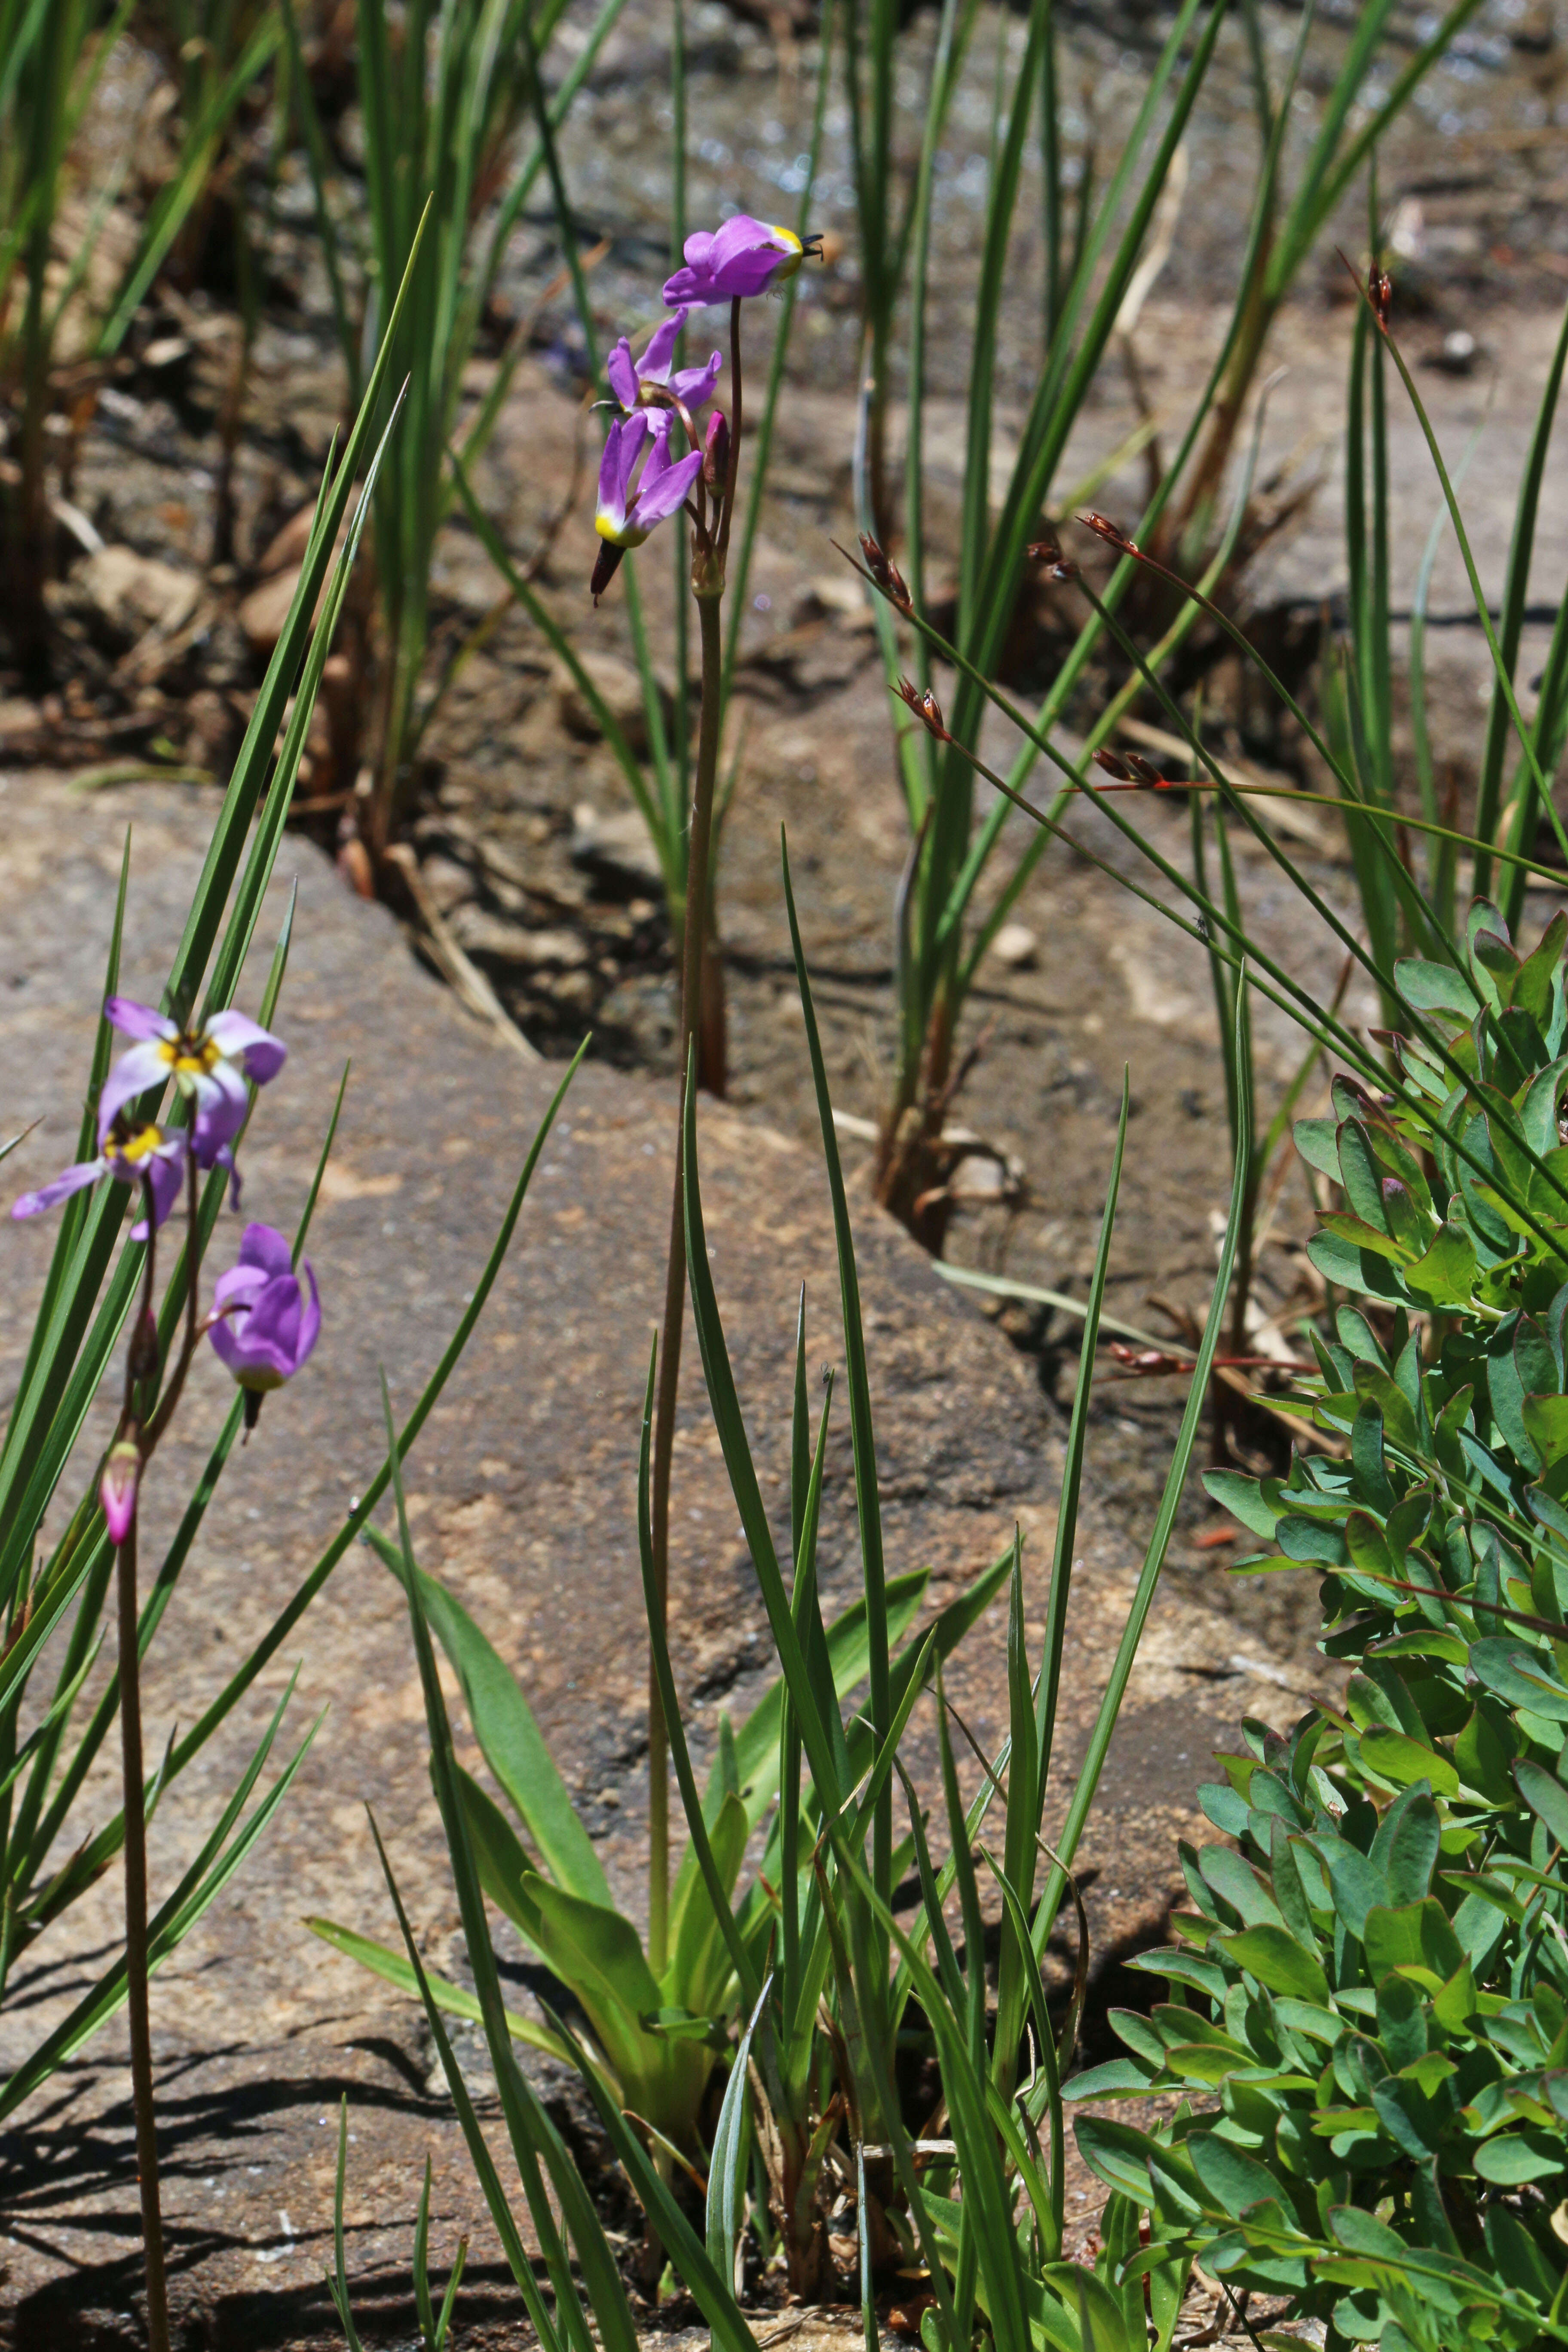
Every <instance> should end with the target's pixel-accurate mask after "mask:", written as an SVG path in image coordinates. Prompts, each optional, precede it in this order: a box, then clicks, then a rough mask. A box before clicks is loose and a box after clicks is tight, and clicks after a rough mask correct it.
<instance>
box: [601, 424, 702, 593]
mask: <svg viewBox="0 0 1568 2352" xmlns="http://www.w3.org/2000/svg"><path fill="white" fill-rule="evenodd" d="M650 436H651V438H650ZM645 442H647V443H648V444H649V446H648V452H647V460H646V462H645V464H644V466H643V469H642V474H641V477H640V478H639V480H638V482H637V492H636V495H635V496H633V494H632V487H631V484H632V476H633V474H634V473H635V472H636V471H637V459H638V457H640V456H641V454H642V448H643V445H644V443H645ZM701 470H702V452H701V450H700V449H693V450H692V451H691V453H690V455H689V456H688V457H676V458H674V459H672V458H671V457H670V454H669V434H668V430H666V431H664V432H662V433H661V432H658V431H657V430H655V429H654V428H653V427H652V426H651V425H649V423H648V414H647V409H646V408H639V409H637V412H636V413H635V415H631V416H623V417H617V418H616V422H615V424H614V425H611V427H610V429H609V432H608V434H607V435H606V436H605V458H604V463H603V465H602V466H601V467H600V468H599V510H598V513H597V515H596V516H595V521H594V527H595V530H597V532H598V534H599V537H600V538H601V539H602V540H603V541H604V542H605V544H604V546H603V547H601V549H600V550H599V559H598V562H596V563H595V566H594V577H593V582H592V593H593V597H594V601H595V604H597V602H598V600H599V598H600V597H601V596H602V595H603V594H604V593H605V589H606V588H607V587H608V586H609V584H610V581H611V578H612V576H613V574H614V572H615V569H616V564H617V563H619V562H620V560H621V558H622V556H623V555H624V554H625V553H626V549H627V548H628V547H640V546H641V545H642V543H643V541H644V540H645V539H646V538H647V535H648V533H649V531H650V530H652V529H653V528H654V525H655V524H656V523H661V522H663V521H664V520H665V519H666V518H667V517H668V516H669V515H672V514H679V511H680V509H681V508H682V507H683V506H684V505H685V503H686V496H687V492H688V491H689V489H690V488H691V485H692V483H693V482H694V481H695V480H696V479H697V477H698V475H699V474H700V472H701Z"/></svg>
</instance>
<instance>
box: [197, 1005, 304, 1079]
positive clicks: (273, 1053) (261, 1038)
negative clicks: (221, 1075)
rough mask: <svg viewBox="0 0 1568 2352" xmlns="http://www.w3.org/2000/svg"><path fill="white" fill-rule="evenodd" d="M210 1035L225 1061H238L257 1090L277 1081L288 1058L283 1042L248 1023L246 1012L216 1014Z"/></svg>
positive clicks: (268, 1032) (209, 1024) (257, 1026)
mask: <svg viewBox="0 0 1568 2352" xmlns="http://www.w3.org/2000/svg"><path fill="white" fill-rule="evenodd" d="M207 1035H208V1036H209V1037H210V1038H211V1039H212V1041H213V1044H214V1045H216V1047H217V1049H218V1052H219V1053H220V1054H222V1055H224V1056H225V1058H226V1060H228V1061H231V1062H238V1063H239V1064H240V1065H241V1066H242V1067H243V1069H244V1071H245V1075H246V1076H247V1078H249V1079H250V1080H251V1081H252V1082H253V1084H255V1085H256V1086H258V1087H264V1086H265V1085H266V1084H267V1082H268V1079H269V1078H275V1077H276V1076H278V1073H279V1070H280V1069H281V1068H282V1067H283V1065H284V1063H285V1062H286V1061H287V1060H288V1058H289V1048H288V1046H287V1045H285V1044H284V1043H283V1040H282V1039H281V1038H280V1037H274V1036H273V1035H272V1034H271V1032H270V1031H269V1030H266V1029H263V1028H261V1027H260V1026H259V1025H258V1024H257V1023H256V1022H254V1021H247V1019H246V1016H245V1014H244V1013H214V1014H213V1017H212V1019H211V1020H210V1021H209V1022H208V1023H207Z"/></svg>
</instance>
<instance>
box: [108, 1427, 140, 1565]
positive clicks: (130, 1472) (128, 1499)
mask: <svg viewBox="0 0 1568 2352" xmlns="http://www.w3.org/2000/svg"><path fill="white" fill-rule="evenodd" d="M141 1478H142V1456H141V1454H140V1453H139V1452H138V1451H137V1449H136V1447H135V1446H134V1445H133V1444H132V1443H131V1441H130V1439H129V1438H123V1439H121V1443H120V1444H118V1445H111V1446H110V1449H109V1457H108V1459H107V1461H106V1462H105V1463H104V1465H103V1475H102V1476H101V1478H100V1480H99V1482H98V1499H99V1501H100V1503H101V1504H102V1506H103V1517H104V1523H105V1525H106V1526H107V1527H108V1529H109V1540H110V1543H111V1544H114V1545H116V1546H118V1545H120V1544H122V1543H123V1542H124V1541H125V1538H126V1537H127V1536H128V1535H129V1534H130V1532H131V1522H132V1519H133V1518H134V1517H136V1489H137V1486H139V1484H140V1483H141Z"/></svg>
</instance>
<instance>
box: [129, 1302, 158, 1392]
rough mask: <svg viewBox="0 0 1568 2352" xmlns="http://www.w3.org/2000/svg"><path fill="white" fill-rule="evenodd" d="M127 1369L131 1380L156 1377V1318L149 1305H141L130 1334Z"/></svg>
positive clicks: (154, 1378)
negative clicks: (134, 1326)
mask: <svg viewBox="0 0 1568 2352" xmlns="http://www.w3.org/2000/svg"><path fill="white" fill-rule="evenodd" d="M129 1354H130V1362H129V1370H130V1373H131V1377H132V1380H133V1381H152V1380H156V1379H157V1377H158V1319H157V1317H156V1316H155V1315H154V1314H153V1309H152V1308H151V1307H142V1311H141V1313H140V1315H139V1316H138V1318H137V1320H136V1328H135V1329H134V1331H132V1335H131V1347H130V1351H129Z"/></svg>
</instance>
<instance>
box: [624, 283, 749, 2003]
mask: <svg viewBox="0 0 1568 2352" xmlns="http://www.w3.org/2000/svg"><path fill="white" fill-rule="evenodd" d="M672 282H673V281H672ZM741 302H742V297H741V296H740V295H739V294H736V295H734V296H732V297H731V304H730V409H731V414H730V420H729V429H728V432H727V434H726V433H720V434H718V435H710V440H709V444H708V450H709V455H710V459H711V460H712V470H713V473H714V476H715V477H717V474H718V464H719V459H720V455H721V452H722V454H723V456H724V457H725V458H726V459H727V462H726V463H725V465H724V471H723V487H722V490H721V492H720V493H719V495H718V500H717V510H716V512H715V513H714V514H713V516H712V520H711V524H710V519H709V515H708V513H707V511H706V510H705V509H706V508H707V499H706V497H705V496H704V494H703V488H700V489H699V491H698V497H699V499H700V505H699V507H698V509H697V510H696V512H695V513H694V514H693V517H692V521H693V530H694V543H693V549H692V559H691V593H692V594H693V596H694V597H695V598H696V600H697V618H698V627H699V631H700V645H701V656H702V689H701V692H702V699H701V706H700V713H699V719H698V736H697V764H696V768H695V771H694V772H693V775H692V782H691V829H690V833H689V847H688V853H687V857H688V863H687V875H686V914H685V922H684V925H683V927H682V940H681V958H680V1067H679V1077H678V1079H677V1086H678V1087H679V1113H680V1116H679V1118H678V1120H677V1124H676V1130H675V1187H674V1192H673V1195H672V1198H671V1201H670V1211H669V1255H668V1262H667V1265H666V1268H665V1287H664V1326H663V1331H662V1334H661V1340H660V1346H659V1361H658V1398H657V1402H656V1404H655V1408H654V1433H653V1494H652V1525H653V1570H654V1592H655V1602H656V1607H657V1610H658V1624H657V1627H656V1628H652V1629H650V1633H649V1645H648V1683H647V1749H648V1962H649V1965H650V1967H651V1968H652V1969H653V1971H654V1974H655V1975H656V1976H658V1974H659V1973H660V1972H661V1970H662V1969H663V1968H664V1966H665V1963H666V1960H667V1959H668V1943H669V1730H668V1725H667V1724H666V1722H665V1717H664V1702H663V1698H662V1696H661V1694H660V1691H659V1686H658V1672H657V1667H656V1664H655V1659H656V1654H657V1651H656V1645H657V1644H658V1643H662V1642H663V1640H664V1638H665V1627H666V1620H667V1614H668V1598H669V1475H670V1465H671V1462H672V1459H673V1455H674V1449H675V1408H676V1400H677V1396H678V1393H679V1385H680V1342H681V1333H682V1327H683V1324H684V1321H685V1314H686V1217H685V1202H686V1165H685V1150H684V1146H683V1142H682V1138H683V1135H684V1133H685V1118H684V1115H685V1105H686V1089H687V1087H688V1086H689V1084H691V1083H693V1082H694V1076H695V1068H696V1056H697V1055H698V1053H699V1052H700V1050H701V1047H702V1045H704V1044H705V1043H707V1044H708V1045H709V1047H710V1051H711V1050H712V1043H711V1040H710V1039H708V1038H706V1036H705V1032H704V1022H703V1004H704V998H705V996H706V995H708V994H709V993H710V992H709V991H707V990H705V988H704V984H703V975H704V969H705V966H706V965H707V963H708V961H709V930H710V887H709V867H710V859H711V855H712V843H713V797H714V789H715V785H716V783H717V781H718V774H719V743H720V737H721V731H722V719H723V712H722V709H721V680H722V676H723V667H724V646H723V630H722V627H721V604H722V602H723V596H724V565H725V559H726V556H727V555H728V552H729V546H730V524H731V518H732V516H733V514H734V510H735V487H736V484H737V482H738V481H739V478H740V464H741V439H742V429H743V414H744V412H743V404H742V375H741ZM726 444H727V447H726ZM698 480H699V482H701V476H699V477H698ZM704 488H706V486H705V485H704Z"/></svg>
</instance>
